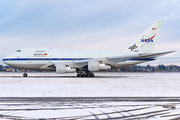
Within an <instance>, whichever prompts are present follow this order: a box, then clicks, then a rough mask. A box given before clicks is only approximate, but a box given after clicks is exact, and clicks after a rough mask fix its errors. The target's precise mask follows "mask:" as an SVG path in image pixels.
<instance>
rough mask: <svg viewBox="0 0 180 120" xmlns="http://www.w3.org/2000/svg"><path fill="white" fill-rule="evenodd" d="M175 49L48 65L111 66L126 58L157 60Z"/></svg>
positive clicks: (76, 66) (75, 66)
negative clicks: (92, 63) (94, 62)
mask: <svg viewBox="0 0 180 120" xmlns="http://www.w3.org/2000/svg"><path fill="white" fill-rule="evenodd" d="M172 52H175V51H167V52H160V53H142V54H127V55H120V56H112V57H111V56H110V57H103V58H94V59H87V60H79V61H71V62H61V63H52V64H50V65H48V67H56V66H61V65H63V66H64V65H65V66H66V67H72V68H82V67H84V66H88V64H89V63H90V62H91V61H96V62H98V63H103V64H106V65H109V66H116V64H117V63H118V62H123V61H126V60H133V59H134V60H147V61H149V60H156V59H157V58H158V57H160V56H163V55H166V54H169V53H172Z"/></svg>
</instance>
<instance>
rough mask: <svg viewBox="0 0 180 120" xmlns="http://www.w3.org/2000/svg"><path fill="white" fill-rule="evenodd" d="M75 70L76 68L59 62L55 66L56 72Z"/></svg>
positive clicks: (63, 72) (71, 71)
mask: <svg viewBox="0 0 180 120" xmlns="http://www.w3.org/2000/svg"><path fill="white" fill-rule="evenodd" d="M73 72H76V69H74V68H71V67H66V66H65V65H62V64H59V65H57V66H56V73H58V74H65V73H73Z"/></svg>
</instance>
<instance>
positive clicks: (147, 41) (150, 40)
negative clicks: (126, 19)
mask: <svg viewBox="0 0 180 120" xmlns="http://www.w3.org/2000/svg"><path fill="white" fill-rule="evenodd" d="M155 36H156V34H155V35H154V36H152V37H150V38H148V39H144V38H143V39H141V42H146V43H149V42H154V41H153V38H154V37H155Z"/></svg>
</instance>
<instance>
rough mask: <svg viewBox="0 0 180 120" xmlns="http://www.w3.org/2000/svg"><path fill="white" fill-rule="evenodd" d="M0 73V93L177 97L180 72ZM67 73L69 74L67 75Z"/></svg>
mask: <svg viewBox="0 0 180 120" xmlns="http://www.w3.org/2000/svg"><path fill="white" fill-rule="evenodd" d="M28 75H29V76H28V77H27V78H23V77H21V76H22V73H13V72H9V73H6V72H4V73H0V97H177V96H179V93H180V87H179V85H180V73H95V75H96V77H94V78H86V77H83V78H78V77H76V74H65V75H59V74H56V73H28ZM68 76H69V77H68Z"/></svg>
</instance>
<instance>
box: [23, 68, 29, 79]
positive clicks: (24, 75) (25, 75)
mask: <svg viewBox="0 0 180 120" xmlns="http://www.w3.org/2000/svg"><path fill="white" fill-rule="evenodd" d="M22 71H23V72H24V74H23V77H27V76H28V74H27V73H26V70H25V69H22Z"/></svg>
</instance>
